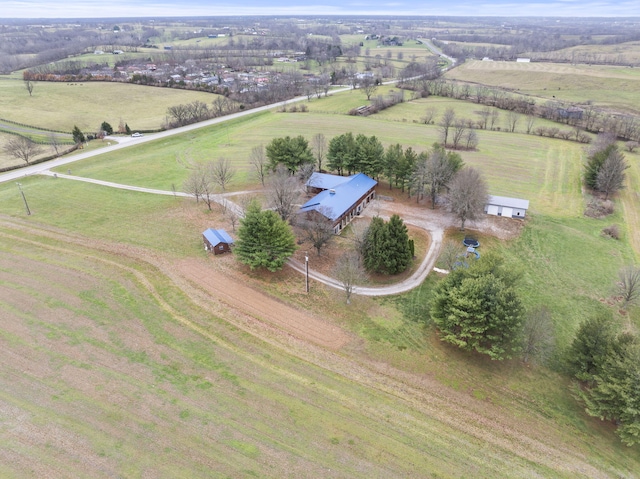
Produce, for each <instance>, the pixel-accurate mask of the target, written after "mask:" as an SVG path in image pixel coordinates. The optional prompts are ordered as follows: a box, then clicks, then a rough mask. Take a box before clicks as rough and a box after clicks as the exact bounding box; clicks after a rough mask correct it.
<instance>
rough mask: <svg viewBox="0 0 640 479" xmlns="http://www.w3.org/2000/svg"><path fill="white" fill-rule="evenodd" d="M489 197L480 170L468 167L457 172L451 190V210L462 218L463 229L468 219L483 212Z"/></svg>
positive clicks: (461, 226) (474, 217) (461, 227)
mask: <svg viewBox="0 0 640 479" xmlns="http://www.w3.org/2000/svg"><path fill="white" fill-rule="evenodd" d="M487 198H488V194H487V185H486V183H485V181H484V179H483V178H482V175H481V174H480V172H479V171H478V170H476V169H475V168H471V167H466V168H463V169H462V170H460V171H459V172H458V173H457V174H456V176H455V177H454V178H453V181H452V182H451V187H450V190H449V203H450V208H451V212H452V213H453V214H455V215H456V216H457V217H458V219H460V222H461V224H460V229H461V230H464V224H465V222H466V221H467V220H474V219H476V218H477V217H478V216H480V215H481V214H482V212H483V211H484V206H485V205H486V204H487Z"/></svg>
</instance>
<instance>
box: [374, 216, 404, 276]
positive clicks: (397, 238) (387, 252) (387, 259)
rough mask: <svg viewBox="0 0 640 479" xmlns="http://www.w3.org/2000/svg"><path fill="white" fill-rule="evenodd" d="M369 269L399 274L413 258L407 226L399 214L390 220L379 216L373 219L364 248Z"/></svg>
mask: <svg viewBox="0 0 640 479" xmlns="http://www.w3.org/2000/svg"><path fill="white" fill-rule="evenodd" d="M362 252H363V259H364V261H363V262H364V267H365V268H366V269H367V271H370V272H375V273H382V274H398V273H402V272H403V271H405V270H406V269H407V268H408V267H409V264H411V260H412V259H413V251H412V247H411V245H410V240H409V234H408V231H407V227H406V225H405V224H404V222H403V221H402V219H401V218H400V217H399V216H398V215H393V216H391V218H390V219H389V221H388V222H385V221H384V220H383V219H382V218H380V217H379V216H376V217H374V218H373V219H372V220H371V224H370V225H369V229H368V231H367V235H366V237H365V239H364V245H363V248H362Z"/></svg>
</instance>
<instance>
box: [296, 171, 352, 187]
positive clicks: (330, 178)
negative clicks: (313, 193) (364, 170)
mask: <svg viewBox="0 0 640 479" xmlns="http://www.w3.org/2000/svg"><path fill="white" fill-rule="evenodd" d="M353 176H355V175H353ZM353 176H340V175H330V174H328V173H317V172H315V173H313V174H312V175H311V177H310V178H309V180H308V181H307V183H306V186H309V187H312V188H319V189H321V190H329V189H332V188H335V187H336V186H338V185H340V184H342V183H346V182H347V181H349V180H350V179H351V178H353Z"/></svg>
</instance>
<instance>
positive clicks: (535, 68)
mask: <svg viewBox="0 0 640 479" xmlns="http://www.w3.org/2000/svg"><path fill="white" fill-rule="evenodd" d="M446 77H447V78H450V79H452V80H462V81H467V82H473V83H482V84H485V85H490V86H498V87H501V88H507V89H509V90H514V91H516V92H518V93H523V94H527V95H531V96H533V97H539V98H544V99H546V100H554V99H555V100H558V101H565V102H570V103H577V104H585V103H587V102H592V103H593V104H594V105H595V106H596V107H599V108H603V109H605V110H609V111H619V112H624V113H633V114H638V113H640V95H639V93H640V70H638V69H637V68H628V67H620V66H600V65H571V64H568V63H536V62H531V63H516V62H504V61H479V60H471V61H468V62H466V63H464V64H462V65H460V66H459V67H457V68H455V69H453V70H451V71H449V72H447V73H446Z"/></svg>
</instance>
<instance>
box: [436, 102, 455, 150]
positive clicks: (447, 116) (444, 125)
mask: <svg viewBox="0 0 640 479" xmlns="http://www.w3.org/2000/svg"><path fill="white" fill-rule="evenodd" d="M455 119H456V112H455V111H454V109H453V108H447V109H446V110H445V111H444V114H443V115H442V118H441V119H440V137H441V138H442V144H443V145H444V146H445V147H446V146H447V141H448V140H449V130H450V129H451V127H452V126H453V123H454V122H455Z"/></svg>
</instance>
